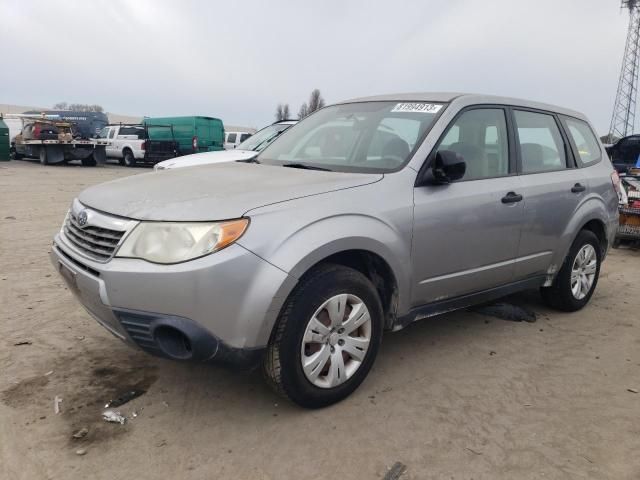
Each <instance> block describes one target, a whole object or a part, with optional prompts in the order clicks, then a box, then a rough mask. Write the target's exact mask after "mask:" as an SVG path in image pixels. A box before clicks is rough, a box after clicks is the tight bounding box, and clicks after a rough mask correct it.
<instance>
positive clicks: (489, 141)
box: [437, 108, 509, 180]
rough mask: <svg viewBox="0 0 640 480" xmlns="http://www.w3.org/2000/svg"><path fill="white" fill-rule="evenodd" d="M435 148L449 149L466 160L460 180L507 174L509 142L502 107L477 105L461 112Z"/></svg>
mask: <svg viewBox="0 0 640 480" xmlns="http://www.w3.org/2000/svg"><path fill="white" fill-rule="evenodd" d="M437 150H450V151H453V152H455V153H457V154H458V155H459V156H460V157H462V159H463V160H464V161H465V163H466V170H465V174H464V177H462V180H479V179H482V178H492V177H500V176H504V175H508V174H509V142H508V140H507V122H506V119H505V114H504V110H502V109H499V108H479V109H473V110H468V111H466V112H464V113H462V114H461V115H460V116H459V117H458V118H457V119H456V120H455V121H454V122H453V124H452V125H451V126H450V127H449V129H448V130H447V132H446V133H445V135H444V137H443V138H442V140H441V141H440V144H439V145H438V147H437Z"/></svg>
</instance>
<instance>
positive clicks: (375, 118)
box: [258, 101, 444, 173]
mask: <svg viewBox="0 0 640 480" xmlns="http://www.w3.org/2000/svg"><path fill="white" fill-rule="evenodd" d="M443 108H444V105H443V104H441V103H431V102H412V103H406V102H386V101H385V102H360V103H348V104H343V105H333V106H330V107H326V108H323V109H321V110H319V111H317V112H315V113H314V114H313V115H310V116H309V117H307V118H305V119H304V120H303V121H301V122H300V123H299V124H298V125H296V127H295V128H293V129H291V131H290V132H287V134H286V135H283V136H282V137H281V138H279V139H278V141H277V142H273V143H271V144H270V145H269V146H268V147H267V148H266V149H265V150H264V151H263V152H262V153H261V154H260V155H259V156H258V160H259V161H260V162H262V163H267V164H271V165H287V164H296V165H302V166H303V167H309V168H320V169H327V170H336V171H342V172H356V173H368V172H372V173H373V172H379V173H384V172H391V171H396V170H399V169H400V168H402V167H403V166H404V165H405V164H406V163H407V162H408V161H409V159H410V157H411V152H412V151H413V150H414V149H415V148H417V146H418V144H419V143H420V142H421V141H422V139H423V138H424V135H425V134H426V132H427V131H428V130H429V128H431V126H432V125H433V122H434V121H435V119H436V117H437V115H438V112H440V111H441V110H442V109H443Z"/></svg>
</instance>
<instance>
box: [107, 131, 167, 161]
mask: <svg viewBox="0 0 640 480" xmlns="http://www.w3.org/2000/svg"><path fill="white" fill-rule="evenodd" d="M99 137H100V138H103V139H106V140H107V141H108V142H109V143H108V145H107V158H117V159H118V161H119V162H120V164H121V165H126V166H127V167H133V166H135V165H137V164H140V163H148V164H156V163H158V162H162V161H164V160H167V159H168V158H174V157H175V156H176V155H177V152H178V144H177V142H176V141H175V140H174V139H173V133H172V127H171V126H167V125H123V124H119V125H108V126H106V127H105V128H103V129H102V131H101V132H100V135H99Z"/></svg>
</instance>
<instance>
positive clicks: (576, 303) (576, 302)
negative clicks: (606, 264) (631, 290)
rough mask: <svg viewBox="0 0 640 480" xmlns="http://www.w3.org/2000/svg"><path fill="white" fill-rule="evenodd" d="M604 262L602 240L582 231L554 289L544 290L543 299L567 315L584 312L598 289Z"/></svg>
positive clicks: (542, 290)
mask: <svg viewBox="0 0 640 480" xmlns="http://www.w3.org/2000/svg"><path fill="white" fill-rule="evenodd" d="M601 262H602V249H601V248H600V242H599V241H598V237H596V235H595V234H594V233H593V232H591V231H589V230H582V231H581V232H580V233H579V234H578V236H577V238H576V239H575V241H574V242H573V244H572V245H571V248H570V249H569V253H568V254H567V257H566V259H565V261H564V263H563V264H562V268H561V269H560V272H558V275H557V276H556V279H555V280H554V282H553V285H551V286H550V287H546V288H542V289H541V293H542V297H543V299H544V300H545V301H546V303H547V304H549V305H550V306H552V307H554V308H557V309H559V310H563V311H565V312H575V311H576V310H580V309H581V308H582V307H584V306H585V305H586V304H587V303H588V302H589V300H590V299H591V296H592V295H593V292H594V290H595V289H596V285H597V284H598V277H599V275H600V263H601Z"/></svg>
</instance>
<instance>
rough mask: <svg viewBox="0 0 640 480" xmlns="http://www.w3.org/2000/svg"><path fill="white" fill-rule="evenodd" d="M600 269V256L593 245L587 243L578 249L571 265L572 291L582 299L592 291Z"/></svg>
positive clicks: (577, 297)
mask: <svg viewBox="0 0 640 480" xmlns="http://www.w3.org/2000/svg"><path fill="white" fill-rule="evenodd" d="M597 269H598V256H597V255H596V250H595V248H593V245H590V244H586V245H583V247H582V248H581V249H580V250H578V254H577V255H576V258H575V259H574V260H573V266H572V267H571V293H572V294H573V296H574V297H575V298H576V299H577V300H582V299H583V298H584V297H586V296H587V295H588V294H589V292H590V291H591V287H592V286H593V282H594V280H595V278H596V271H597Z"/></svg>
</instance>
